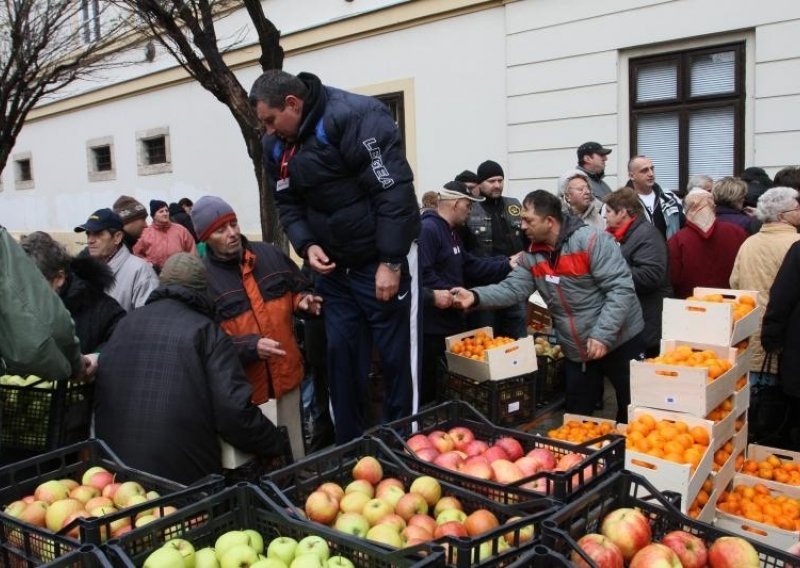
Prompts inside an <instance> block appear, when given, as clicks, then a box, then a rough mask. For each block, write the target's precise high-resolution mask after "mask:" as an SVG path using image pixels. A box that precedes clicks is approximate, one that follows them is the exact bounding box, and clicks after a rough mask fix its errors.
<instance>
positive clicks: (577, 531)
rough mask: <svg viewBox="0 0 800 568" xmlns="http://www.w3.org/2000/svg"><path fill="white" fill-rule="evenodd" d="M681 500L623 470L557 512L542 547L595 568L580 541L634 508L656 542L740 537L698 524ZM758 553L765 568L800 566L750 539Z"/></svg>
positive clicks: (548, 522)
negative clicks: (677, 536) (677, 537)
mask: <svg viewBox="0 0 800 568" xmlns="http://www.w3.org/2000/svg"><path fill="white" fill-rule="evenodd" d="M679 501H680V498H679V497H678V496H677V495H676V494H674V493H669V492H668V493H666V494H662V493H660V492H659V491H658V490H657V489H656V488H655V487H653V486H652V485H651V484H650V483H649V482H648V481H647V480H646V479H644V478H643V477H640V476H638V475H636V474H633V473H631V472H629V471H621V472H619V473H616V474H615V475H614V476H612V477H611V478H609V479H607V480H606V481H604V482H603V483H602V484H601V485H599V486H598V487H596V488H595V490H593V491H592V492H590V493H587V494H585V495H583V496H582V497H581V498H580V499H578V500H577V501H575V502H573V503H571V504H569V505H567V506H565V507H564V508H562V509H560V510H559V511H557V512H556V513H555V514H553V515H552V516H551V517H550V518H549V519H547V520H546V521H545V522H544V523H543V524H542V528H543V535H542V541H543V542H542V544H544V545H545V546H547V547H549V548H551V549H552V550H554V551H556V552H557V553H559V554H561V555H563V556H564V557H565V558H569V556H570V554H571V552H572V551H573V550H575V551H578V553H579V554H581V556H582V558H583V559H584V561H585V562H586V563H587V564H588V565H589V566H592V567H595V568H596V566H597V565H596V564H594V563H593V562H592V561H591V560H590V559H588V558H586V557H585V556H584V555H583V554H582V553H581V552H580V550H579V548H578V544H577V541H578V540H579V539H580V538H581V537H582V536H583V535H585V534H588V533H593V532H600V523H601V522H602V520H603V518H604V517H605V516H606V515H607V514H608V513H610V512H611V511H613V510H615V509H618V508H620V507H635V508H637V509H639V510H640V511H641V512H642V513H643V514H644V515H645V516H646V517H648V518H649V519H650V526H651V528H652V531H653V540H654V541H658V540H660V539H661V537H663V536H664V535H665V534H667V533H668V532H670V531H674V530H683V531H686V532H689V533H692V534H694V535H697V536H698V537H700V538H702V539H703V540H704V541H706V543H707V544H711V543H712V542H713V541H714V540H716V539H717V538H719V537H722V536H737V535H734V533H731V532H727V531H724V530H720V529H717V528H715V527H712V526H711V525H707V524H706V523H703V522H700V521H696V520H694V519H691V518H689V517H687V516H685V515H683V514H681V512H680V511H679V510H678V509H677V508H676V505H679ZM748 541H749V542H750V544H752V545H753V546H754V547H755V549H756V550H757V551H758V555H759V558H760V560H761V566H762V568H769V567H779V566H780V567H783V568H789V567H791V566H795V567H797V566H800V558H798V557H797V556H794V555H792V554H789V553H787V552H784V551H782V550H778V549H777V548H773V547H771V546H767V545H765V544H762V543H760V542H758V541H756V540H751V539H748Z"/></svg>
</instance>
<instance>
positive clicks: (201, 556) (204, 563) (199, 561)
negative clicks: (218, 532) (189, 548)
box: [194, 546, 219, 568]
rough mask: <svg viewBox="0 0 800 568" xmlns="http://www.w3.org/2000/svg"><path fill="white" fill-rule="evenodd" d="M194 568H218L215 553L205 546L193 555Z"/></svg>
mask: <svg viewBox="0 0 800 568" xmlns="http://www.w3.org/2000/svg"><path fill="white" fill-rule="evenodd" d="M194 568H219V560H217V553H216V552H215V551H214V549H213V548H211V547H210V546H207V547H205V548H201V549H200V550H198V551H197V552H195V553H194Z"/></svg>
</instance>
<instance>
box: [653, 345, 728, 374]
mask: <svg viewBox="0 0 800 568" xmlns="http://www.w3.org/2000/svg"><path fill="white" fill-rule="evenodd" d="M645 362H647V363H660V364H662V365H677V366H679V367H705V368H706V369H707V370H708V380H709V381H713V380H714V379H716V378H718V377H720V376H721V375H724V374H725V373H726V372H727V371H728V370H729V369H730V368H731V367H732V366H733V364H732V363H731V362H730V361H728V360H727V359H720V358H719V356H718V355H717V354H716V353H714V352H713V351H711V350H708V349H703V350H700V349H692V347H690V346H689V345H679V346H678V347H676V348H675V349H673V350H671V351H667V352H666V353H662V354H661V355H659V356H658V357H653V358H651V359H645Z"/></svg>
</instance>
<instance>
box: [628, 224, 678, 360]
mask: <svg viewBox="0 0 800 568" xmlns="http://www.w3.org/2000/svg"><path fill="white" fill-rule="evenodd" d="M619 244H620V250H621V252H622V256H623V257H625V262H627V263H628V266H629V267H630V269H631V275H632V276H633V285H634V287H635V288H636V297H637V298H638V299H639V304H640V305H641V306H642V317H643V318H644V330H643V331H642V339H643V341H644V345H645V347H648V348H650V347H655V346H658V344H659V341H660V340H661V312H662V309H663V306H664V298H666V297H668V296H669V295H670V293H671V287H670V283H669V270H668V269H667V262H668V258H669V255H668V253H667V243H665V242H664V238H663V237H662V236H661V233H660V232H659V231H658V229H657V228H656V227H655V226H653V225H652V224H651V223H648V222H647V221H646V220H645V218H644V217H638V218H636V219H635V220H634V221H633V224H631V226H630V228H629V229H628V230H627V231H626V233H625V235H624V236H623V237H622V239H621V240H620V242H619Z"/></svg>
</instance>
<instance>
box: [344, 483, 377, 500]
mask: <svg viewBox="0 0 800 568" xmlns="http://www.w3.org/2000/svg"><path fill="white" fill-rule="evenodd" d="M348 493H363V494H364V495H366V496H367V497H369V498H370V499H372V498H373V497H375V487H373V486H372V484H371V483H370V482H369V481H367V480H366V479H356V480H355V481H351V482H350V483H348V484H347V487H345V488H344V494H345V495H347V494H348Z"/></svg>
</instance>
